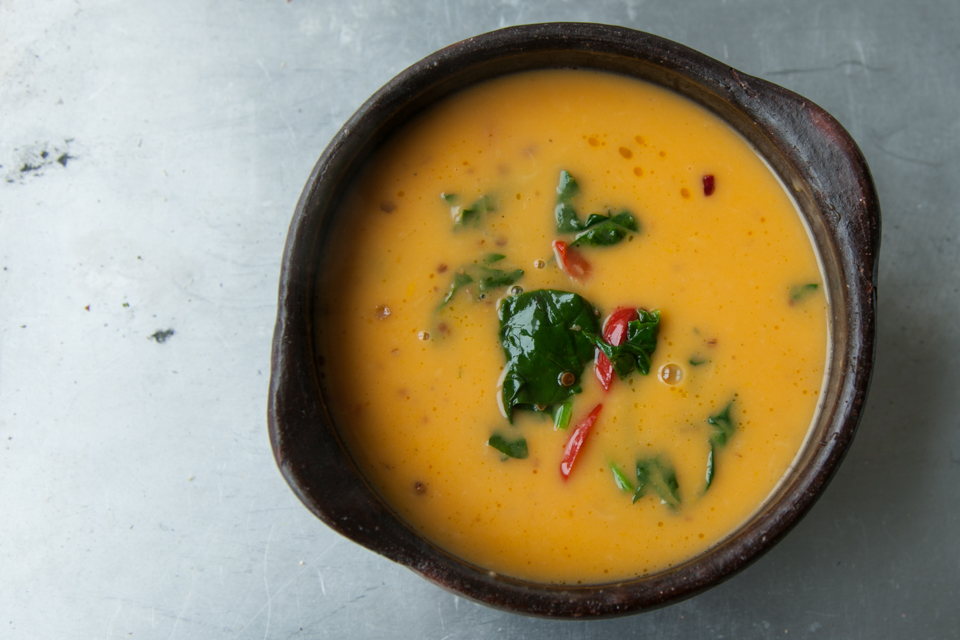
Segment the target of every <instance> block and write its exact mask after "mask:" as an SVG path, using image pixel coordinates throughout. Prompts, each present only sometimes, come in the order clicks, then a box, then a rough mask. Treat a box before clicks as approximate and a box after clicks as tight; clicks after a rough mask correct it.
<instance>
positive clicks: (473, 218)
mask: <svg viewBox="0 0 960 640" xmlns="http://www.w3.org/2000/svg"><path fill="white" fill-rule="evenodd" d="M440 199H441V200H443V201H444V202H445V203H446V204H448V205H450V217H452V218H453V225H454V227H455V228H457V229H462V228H463V227H466V226H467V225H471V224H472V225H473V226H474V227H478V226H480V219H481V218H482V217H483V214H485V213H489V212H492V211H496V210H497V202H496V200H494V199H493V196H490V195H482V196H480V197H479V198H477V199H476V200H475V201H474V203H473V204H471V205H470V206H469V207H461V206H459V205H458V204H457V203H458V202H460V196H458V195H457V194H455V193H441V194H440Z"/></svg>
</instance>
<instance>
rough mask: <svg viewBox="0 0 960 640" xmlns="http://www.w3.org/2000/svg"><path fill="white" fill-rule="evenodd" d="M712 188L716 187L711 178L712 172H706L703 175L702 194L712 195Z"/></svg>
mask: <svg viewBox="0 0 960 640" xmlns="http://www.w3.org/2000/svg"><path fill="white" fill-rule="evenodd" d="M714 189H716V184H715V183H714V180H713V174H712V173H708V174H707V175H705V176H703V195H705V196H712V195H713V191H714Z"/></svg>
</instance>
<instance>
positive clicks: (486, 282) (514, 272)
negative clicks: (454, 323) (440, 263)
mask: <svg viewBox="0 0 960 640" xmlns="http://www.w3.org/2000/svg"><path fill="white" fill-rule="evenodd" d="M490 256H496V259H495V260H492V261H491V260H490ZM504 257H505V256H502V255H501V254H490V255H488V256H487V257H486V258H485V259H484V262H486V263H487V264H491V262H499V261H500V260H502V259H504ZM522 277H523V269H511V270H509V271H508V270H505V269H492V268H490V267H486V266H483V265H467V266H464V267H461V268H460V269H458V270H457V271H456V272H454V274H453V282H451V283H450V289H449V290H448V291H447V295H445V296H444V297H443V300H441V301H440V305H439V306H438V307H437V308H438V309H442V308H443V307H445V306H447V304H448V303H449V302H450V301H451V300H453V297H454V296H455V295H456V294H457V292H458V291H460V290H461V289H463V288H465V287H475V288H476V292H475V293H476V295H477V297H480V298H482V297H484V296H486V294H488V293H490V292H491V291H494V290H496V289H501V288H504V287H509V286H510V285H512V284H514V283H516V281H517V280H519V279H520V278H522Z"/></svg>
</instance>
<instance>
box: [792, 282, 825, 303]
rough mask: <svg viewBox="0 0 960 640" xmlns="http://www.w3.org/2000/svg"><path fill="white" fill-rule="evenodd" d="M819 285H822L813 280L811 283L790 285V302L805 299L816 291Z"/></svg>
mask: <svg viewBox="0 0 960 640" xmlns="http://www.w3.org/2000/svg"><path fill="white" fill-rule="evenodd" d="M819 286H820V285H818V284H816V283H813V282H811V283H810V284H801V285H797V286H795V287H790V304H793V303H794V302H799V301H800V300H803V299H804V298H806V297H807V296H809V295H810V294H812V293H814V292H815V291H816V290H817V289H818V288H819Z"/></svg>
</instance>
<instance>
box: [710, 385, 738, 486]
mask: <svg viewBox="0 0 960 640" xmlns="http://www.w3.org/2000/svg"><path fill="white" fill-rule="evenodd" d="M731 407H733V400H731V401H730V402H728V403H727V406H725V407H724V408H723V409H722V410H721V411H720V412H718V413H715V414H713V415H712V416H710V417H708V418H707V423H708V424H709V425H710V426H712V427H713V433H712V434H711V435H710V439H709V442H710V453H708V454H707V474H706V481H707V483H706V486H705V487H704V488H703V492H704V493H706V492H707V489H709V488H710V485H711V484H713V477H714V475H715V474H716V470H717V467H716V464H717V449H719V448H721V447H723V446H725V445H726V444H727V441H728V440H730V438H731V437H733V434H734V432H735V431H736V425H734V424H733V419H732V418H730V408H731Z"/></svg>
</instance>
